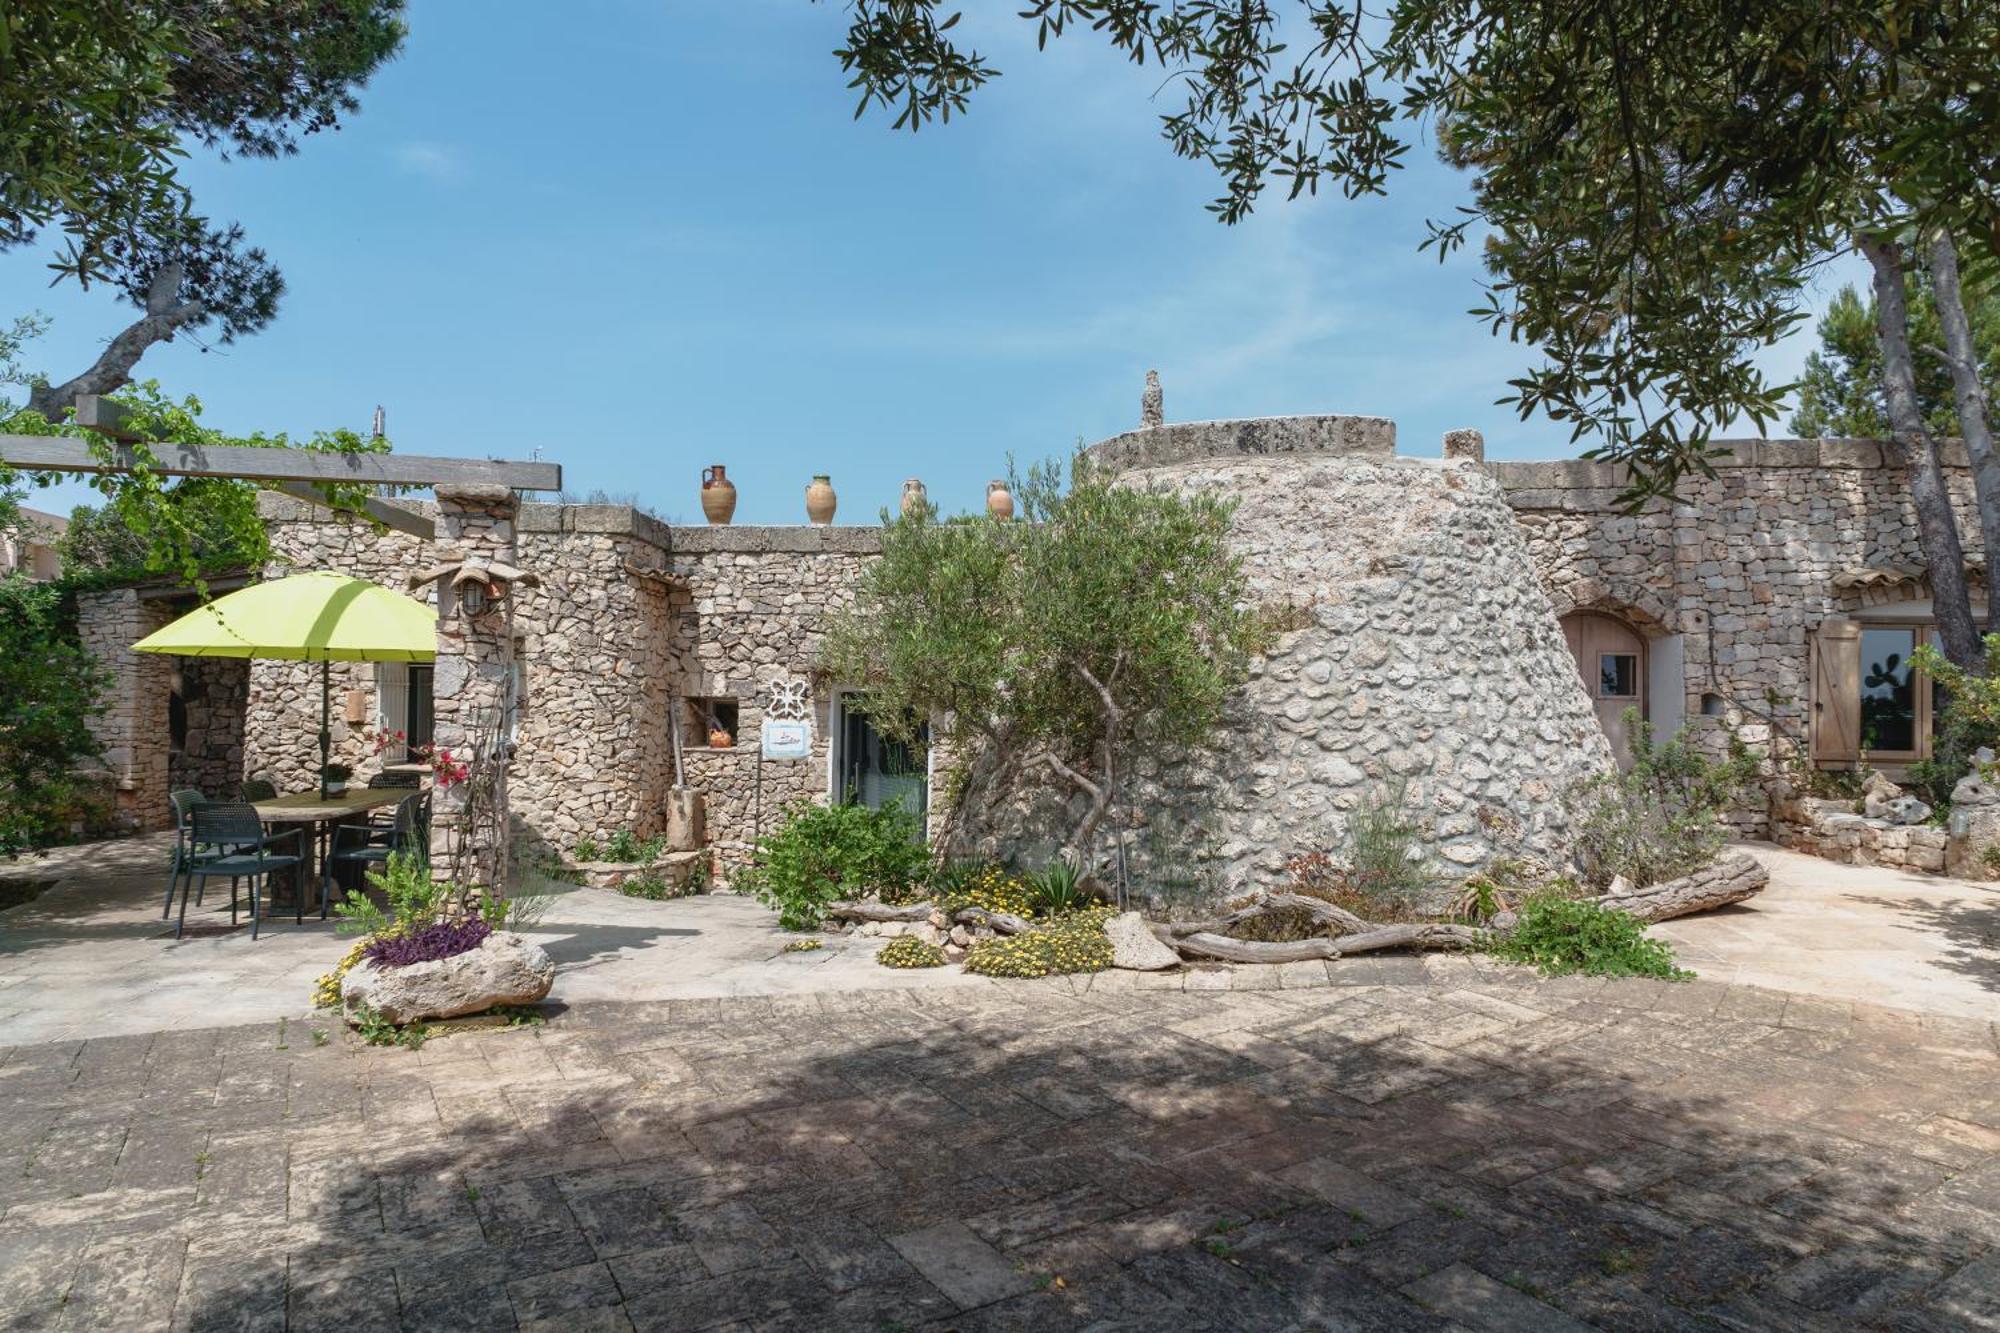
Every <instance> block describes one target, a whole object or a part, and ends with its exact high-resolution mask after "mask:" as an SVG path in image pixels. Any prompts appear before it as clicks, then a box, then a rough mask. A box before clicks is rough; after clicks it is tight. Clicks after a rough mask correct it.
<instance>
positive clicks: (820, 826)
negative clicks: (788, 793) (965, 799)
mask: <svg viewBox="0 0 2000 1333" xmlns="http://www.w3.org/2000/svg"><path fill="white" fill-rule="evenodd" d="M929 859H930V858H929V854H928V853H927V852H926V851H925V850H924V846H923V843H922V841H921V834H920V830H919V828H918V824H917V819H916V816H914V815H912V814H910V813H908V812H907V811H905V810H903V809H902V808H901V807H900V806H893V805H892V806H889V807H887V808H885V809H881V810H871V809H869V808H868V807H867V806H864V805H849V804H843V805H827V806H821V805H813V804H811V803H809V802H803V801H802V802H799V803H798V804H796V805H793V806H792V807H791V808H790V809H789V810H788V811H787V812H786V815H785V822H784V823H783V824H781V825H779V827H778V828H777V830H776V831H775V832H773V833H771V834H770V836H768V837H766V838H765V839H764V840H763V841H762V842H759V843H758V844H757V854H756V857H755V859H754V860H753V862H752V863H751V865H750V867H749V868H748V869H747V870H745V871H743V872H742V873H741V874H739V875H738V876H737V885H738V887H739V888H747V889H749V890H750V892H752V893H754V894H755V895H756V896H757V900H758V901H759V902H761V903H763V904H764V905H765V906H766V907H771V908H775V909H776V910H777V913H778V924H779V925H781V926H783V927H784V928H785V929H786V930H811V929H812V928H813V927H814V926H817V925H818V924H819V923H820V921H821V920H822V919H823V918H824V917H825V915H826V906H827V904H828V903H831V902H836V901H838V900H839V899H841V898H845V897H854V898H860V897H865V896H867V895H868V894H870V893H879V894H881V895H882V896H883V897H884V899H885V900H887V899H888V898H889V897H890V896H891V895H897V896H900V895H902V894H905V893H907V892H908V891H909V888H910V886H911V885H912V884H913V883H915V882H917V881H918V880H919V878H920V877H921V876H922V874H923V871H924V868H925V866H926V865H927V864H928V863H929Z"/></svg>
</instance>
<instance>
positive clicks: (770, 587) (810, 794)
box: [671, 527, 882, 868]
mask: <svg viewBox="0 0 2000 1333" xmlns="http://www.w3.org/2000/svg"><path fill="white" fill-rule="evenodd" d="M881 541H882V536H881V530H880V529H879V528H873V527H868V528H861V527H826V528H814V527H772V528H750V527H746V528H736V527H723V528H675V529H674V530H673V534H672V542H673V557H672V558H673V569H674V573H675V574H676V575H677V576H679V577H681V578H682V579H684V580H685V582H686V589H685V591H684V592H683V593H681V594H680V595H679V596H678V597H677V598H676V599H675V603H674V607H675V617H674V640H673V651H672V654H671V656H672V660H673V661H674V662H675V663H676V664H677V674H676V686H677V688H678V690H679V691H680V693H681V694H682V695H683V696H685V697H687V698H723V699H730V700H733V701H735V703H736V705H737V709H738V726H737V735H736V744H735V745H734V746H732V747H730V748H728V749H710V748H708V747H707V745H706V741H705V738H704V737H701V736H699V735H696V734H695V732H694V730H693V729H691V728H690V729H688V730H686V731H684V732H683V746H684V748H683V753H684V755H685V757H686V760H687V768H688V782H689V784H690V785H691V786H693V787H695V788H696V789H698V790H700V791H701V792H703V793H704V797H705V800H706V802H707V812H708V827H709V831H710V836H711V838H712V839H713V840H714V841H715V842H716V844H717V849H718V852H719V853H720V859H721V861H722V864H723V865H724V867H725V868H726V867H728V866H731V865H735V864H740V863H741V862H742V860H743V859H744V857H745V856H746V854H747V852H748V850H749V844H750V842H751V841H752V838H753V833H754V830H755V826H756V816H757V806H758V799H757V775H758V762H757V756H758V750H759V738H760V736H761V735H762V727H763V723H764V708H765V705H766V703H767V702H768V699H769V687H770V684H771V682H773V681H774V680H802V681H808V682H811V683H812V684H813V689H812V697H813V752H812V757H811V758H809V759H798V760H785V761H770V760H767V761H765V763H764V764H763V800H762V809H763V827H764V828H765V829H767V830H768V829H769V828H771V827H772V826H773V825H774V824H775V823H776V822H777V818H778V816H779V815H780V813H781V812H782V811H783V809H784V807H785V806H786V805H787V804H789V803H791V802H794V801H798V800H811V801H817V802H820V803H824V802H825V801H826V799H827V794H828V791H829V788H830V783H831V744H832V741H831V736H830V730H829V729H830V723H831V720H832V719H831V717H830V714H831V711H832V709H831V699H832V691H833V689H834V688H835V687H837V685H838V684H841V683H843V682H827V681H819V680H817V679H816V678H815V675H814V664H815V662H816V659H817V655H818V652H819V642H820V634H821V632H822V629H823V627H824V620H825V617H826V615H827V613H828V612H829V611H832V610H834V609H836V608H838V607H842V606H846V605H848V604H849V603H850V602H851V600H852V597H853V590H854V586H855V584H856V582H857V580H858V579H859V578H860V575H861V571H862V570H863V569H864V568H865V567H866V565H867V562H868V560H869V559H870V558H872V557H873V556H874V555H876V554H878V553H879V552H880V551H881Z"/></svg>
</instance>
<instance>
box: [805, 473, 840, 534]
mask: <svg viewBox="0 0 2000 1333" xmlns="http://www.w3.org/2000/svg"><path fill="white" fill-rule="evenodd" d="M837 502H838V501H837V498H836V497H835V495H834V493H833V478H831V477H829V476H827V475H826V473H824V472H819V473H815V474H814V475H813V479H812V485H810V486H808V487H806V518H807V519H808V520H809V521H810V522H811V523H812V524H813V525H814V526H816V527H822V528H823V527H825V526H826V525H827V524H829V523H831V522H833V508H834V505H835V504H836V503H837Z"/></svg>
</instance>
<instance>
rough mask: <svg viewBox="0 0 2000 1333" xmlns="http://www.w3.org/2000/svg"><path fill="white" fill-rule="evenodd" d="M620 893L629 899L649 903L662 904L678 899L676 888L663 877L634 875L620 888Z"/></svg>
mask: <svg viewBox="0 0 2000 1333" xmlns="http://www.w3.org/2000/svg"><path fill="white" fill-rule="evenodd" d="M618 892H620V893H622V894H624V895H625V896H626V897H627V898H644V899H646V900H647V901H648V902H655V903H656V902H660V901H662V900H664V899H667V898H678V897H680V894H679V893H677V892H675V890H674V886H673V885H671V884H669V883H667V881H666V878H665V877H664V876H661V875H634V876H632V877H631V878H630V879H627V880H625V881H624V882H623V883H621V884H620V885H619V886H618Z"/></svg>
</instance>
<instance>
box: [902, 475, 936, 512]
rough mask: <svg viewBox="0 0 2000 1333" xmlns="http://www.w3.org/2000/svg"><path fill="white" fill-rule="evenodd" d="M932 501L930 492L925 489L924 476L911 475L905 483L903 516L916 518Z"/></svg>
mask: <svg viewBox="0 0 2000 1333" xmlns="http://www.w3.org/2000/svg"><path fill="white" fill-rule="evenodd" d="M929 503H930V493H929V492H927V491H926V490H924V483H923V480H922V478H919V477H911V478H910V479H909V480H908V481H906V482H904V483H903V517H904V518H915V517H916V516H917V515H918V514H920V513H922V512H923V510H924V506H925V505H927V504H929Z"/></svg>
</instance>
